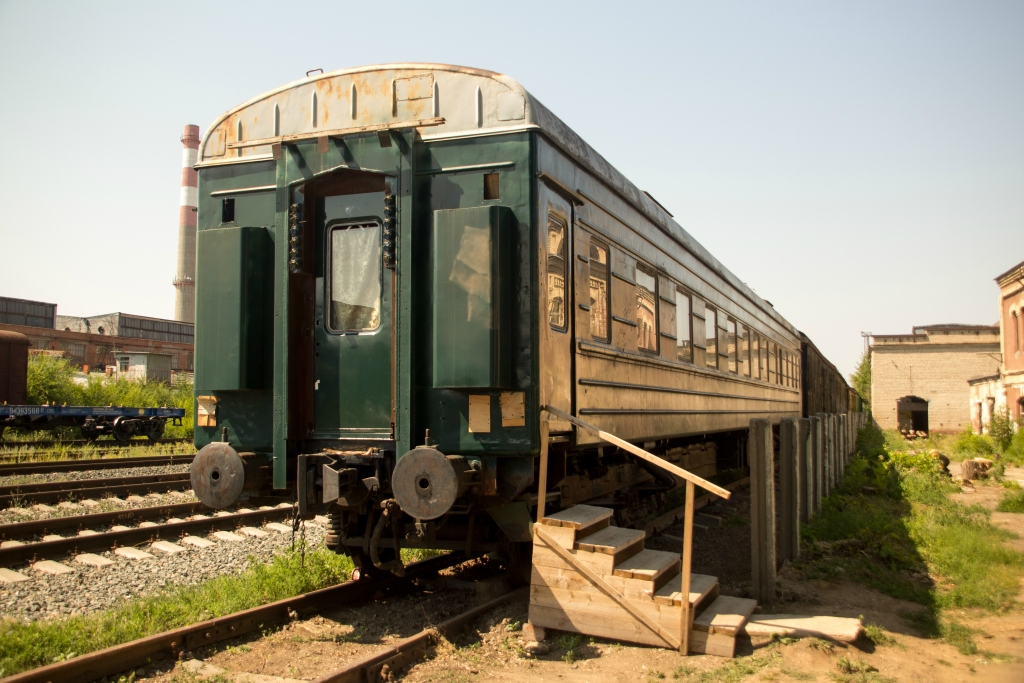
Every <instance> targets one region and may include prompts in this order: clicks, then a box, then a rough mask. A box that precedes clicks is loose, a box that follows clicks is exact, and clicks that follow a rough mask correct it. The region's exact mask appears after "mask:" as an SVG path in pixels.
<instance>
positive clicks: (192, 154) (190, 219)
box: [174, 124, 199, 323]
mask: <svg viewBox="0 0 1024 683" xmlns="http://www.w3.org/2000/svg"><path fill="white" fill-rule="evenodd" d="M181 146H182V148H183V149H182V150H181V206H180V207H179V208H178V271H177V274H176V275H175V277H174V287H175V289H177V294H176V296H175V297H174V319H175V320H180V321H181V322H186V323H194V322H195V321H196V207H197V206H198V205H199V190H198V189H197V186H198V184H199V183H198V176H197V174H196V170H195V168H193V167H194V166H195V165H196V155H197V154H198V153H199V126H193V125H192V124H189V125H187V126H185V133H184V134H183V135H182V136H181Z"/></svg>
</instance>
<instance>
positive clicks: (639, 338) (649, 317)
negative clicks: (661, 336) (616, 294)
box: [636, 268, 658, 351]
mask: <svg viewBox="0 0 1024 683" xmlns="http://www.w3.org/2000/svg"><path fill="white" fill-rule="evenodd" d="M656 288H657V280H655V278H654V276H653V275H651V274H649V273H646V272H644V271H643V270H642V269H641V268H637V269H636V345H637V348H639V349H641V350H643V351H657V350H658V319H657V314H656V313H655V309H656V308H657V303H656V302H657V299H656Z"/></svg>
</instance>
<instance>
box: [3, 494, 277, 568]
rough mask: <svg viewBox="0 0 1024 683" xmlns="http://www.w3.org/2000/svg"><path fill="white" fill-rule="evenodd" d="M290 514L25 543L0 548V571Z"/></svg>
mask: <svg viewBox="0 0 1024 683" xmlns="http://www.w3.org/2000/svg"><path fill="white" fill-rule="evenodd" d="M291 514H292V508H291V507H287V508H273V509H270V510H254V511H252V512H238V513H234V514H230V515H223V516H221V517H207V518H205V519H190V520H187V521H184V522H171V523H164V524H158V525H157V526H147V527H140V528H136V529H126V530H124V531H107V532H104V533H99V534H92V535H90V536H73V537H71V538H62V539H59V540H56V541H40V542H39V543H26V544H25V545H16V546H11V547H8V548H0V567H10V566H12V565H17V564H21V563H22V562H33V561H36V560H45V559H52V558H55V557H64V556H65V555H69V554H71V553H86V552H91V551H94V550H100V551H103V550H110V549H111V548H115V547H118V546H125V545H139V544H142V543H149V542H152V541H155V540H160V539H163V540H176V539H178V538H180V537H181V536H187V535H191V534H197V533H199V534H202V533H207V532H210V531H216V530H224V529H235V528H238V527H240V526H253V525H258V524H264V523H266V522H273V521H276V520H279V519H284V518H285V517H288V516H289V515H291Z"/></svg>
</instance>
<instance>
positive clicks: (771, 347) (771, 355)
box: [768, 341, 778, 384]
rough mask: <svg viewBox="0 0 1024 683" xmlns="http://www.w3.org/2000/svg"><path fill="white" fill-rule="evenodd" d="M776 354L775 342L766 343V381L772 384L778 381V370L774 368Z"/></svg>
mask: <svg viewBox="0 0 1024 683" xmlns="http://www.w3.org/2000/svg"><path fill="white" fill-rule="evenodd" d="M776 353H777V352H776V350H775V342H773V341H770V342H768V381H769V382H771V383H772V384H775V383H776V382H777V381H778V379H777V377H778V368H777V367H776V366H775V360H776Z"/></svg>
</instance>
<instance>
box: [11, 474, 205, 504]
mask: <svg viewBox="0 0 1024 683" xmlns="http://www.w3.org/2000/svg"><path fill="white" fill-rule="evenodd" d="M121 479H122V480H123V481H124V483H119V484H113V483H112V484H105V482H113V481H118V480H116V479H83V480H81V482H83V483H85V484H87V485H88V486H66V487H64V488H61V489H58V490H53V489H50V490H43V491H31V490H26V489H31V488H32V486H43V484H35V485H29V486H21V487H18V486H4V487H0V490H3V489H11V490H10V491H3V493H0V509H3V508H7V507H10V506H11V505H12V504H13V503H15V502H22V503H28V504H37V503H54V502H57V501H61V500H64V499H65V498H71V497H75V498H79V499H86V498H102V497H104V496H106V495H108V494H109V495H114V496H121V495H133V494H139V493H165V492H167V491H181V490H183V489H187V488H189V487H190V486H191V480H190V478H189V473H188V472H182V473H180V474H157V475H146V476H142V477H122V478H121ZM129 480H136V481H129ZM53 483H54V484H63V483H67V482H53ZM71 483H75V484H77V483H78V482H71Z"/></svg>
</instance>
